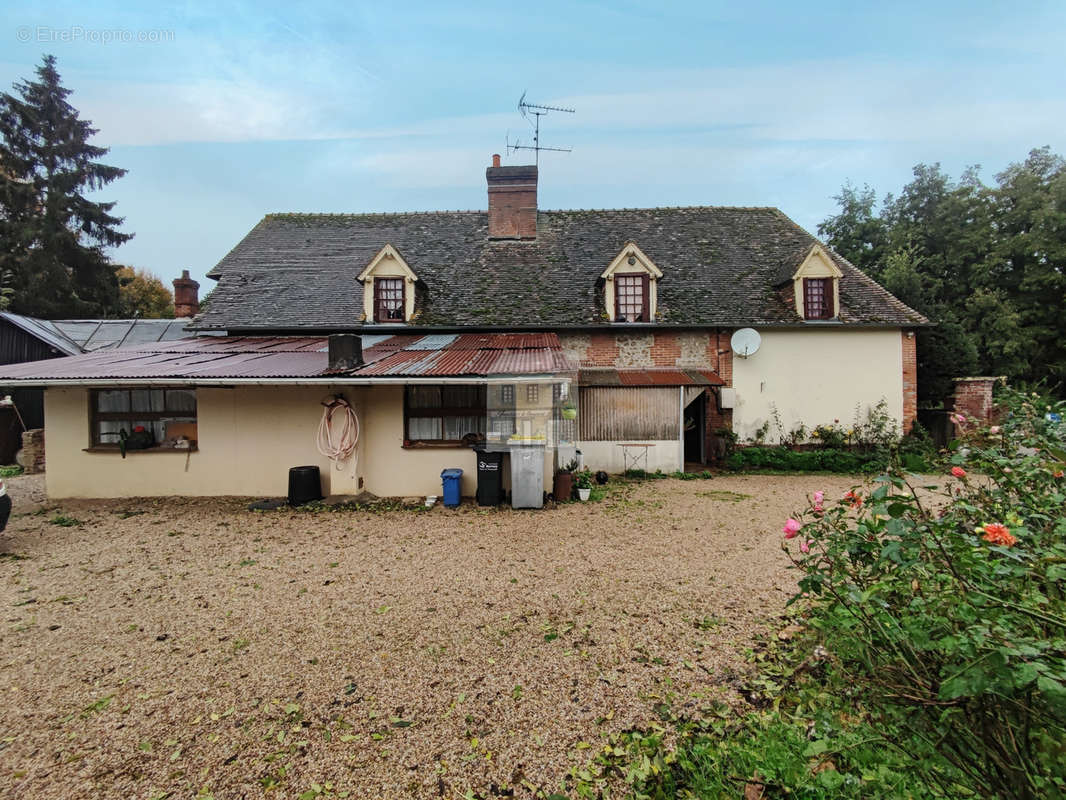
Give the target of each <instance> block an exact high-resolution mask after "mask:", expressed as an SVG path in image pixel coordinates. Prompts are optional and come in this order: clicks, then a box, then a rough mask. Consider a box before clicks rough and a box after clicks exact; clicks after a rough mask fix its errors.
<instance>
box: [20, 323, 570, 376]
mask: <svg viewBox="0 0 1066 800" xmlns="http://www.w3.org/2000/svg"><path fill="white" fill-rule="evenodd" d="M363 345H364V350H363V357H364V360H365V362H366V363H365V364H364V365H363V366H361V367H359V368H357V369H353V370H348V371H343V372H337V371H331V370H330V369H329V341H328V339H327V338H325V337H321V336H254V337H252V336H250V337H244V336H203V337H196V338H188V339H181V340H178V341H173V342H157V343H152V344H144V345H140V346H134V347H124V348H121V349H105V350H97V351H94V352H91V353H85V354H82V355H76V356H71V357H68V358H53V359H49V360H47V361H32V362H29V363H25V364H5V365H3V366H0V381H4V382H5V383H7V384H9V385H15V384H19V383H21V384H24V385H29V386H39V385H48V384H51V383H73V384H81V385H89V386H91V385H94V384H99V383H100V382H109V381H118V380H121V381H128V382H131V383H136V382H139V381H174V382H177V383H209V384H213V385H220V384H226V382H227V381H234V380H235V381H249V380H254V381H262V382H265V383H269V382H271V381H278V380H286V379H294V380H299V379H303V380H307V379H313V380H319V381H327V380H337V381H343V380H351V379H356V380H360V379H366V380H370V381H373V380H381V379H388V378H397V377H401V378H407V379H417V378H424V379H427V380H432V379H434V378H449V377H455V378H465V377H469V378H471V379H473V378H478V377H490V376H497V377H505V376H521V375H549V374H559V373H564V372H575V371H576V369H577V367H576V365H575V364H573V363H572V362H571V361H569V359H567V357H566V355H565V354H564V353H563V350H562V347H561V346H560V344H559V337H558V336H556V335H555V334H554V333H540V334H491V335H471V334H464V335H459V334H449V335H443V336H411V335H400V336H365V337H363Z"/></svg>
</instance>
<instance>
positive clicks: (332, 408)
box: [316, 395, 359, 469]
mask: <svg viewBox="0 0 1066 800" xmlns="http://www.w3.org/2000/svg"><path fill="white" fill-rule="evenodd" d="M322 405H324V406H325V407H326V408H325V410H324V411H323V412H322V421H321V422H320V423H319V425H318V436H317V437H316V442H317V444H318V452H320V453H321V454H322V455H324V456H325V457H326V458H328V459H329V460H330V461H332V462H333V465H334V466H335V467H336V468H337V469H343V468H344V465H345V464H346V463H347V462H348V460H349V459H351V458H353V457H354V456H355V448H356V446H358V444H359V417H358V416H356V414H355V410H354V409H353V408H352V407H351V405H350V404H349V403H348V401H347V400H345V399H344V398H343V397H341V396H340V395H335V396H334V397H333V399H332V400H330V401H329V402H328V403H322ZM335 414H340V415H341V419H340V420H336V421H335V420H334V415H335ZM338 426H339V427H340V430H339V431H338V430H337V427H338ZM352 466H353V467H354V466H355V465H354V464H353V465H352Z"/></svg>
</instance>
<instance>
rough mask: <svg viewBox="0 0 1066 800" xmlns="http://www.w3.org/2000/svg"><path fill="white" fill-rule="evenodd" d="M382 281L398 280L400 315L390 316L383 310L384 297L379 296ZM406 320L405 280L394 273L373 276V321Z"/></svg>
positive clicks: (396, 321) (395, 321)
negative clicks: (397, 316)
mask: <svg viewBox="0 0 1066 800" xmlns="http://www.w3.org/2000/svg"><path fill="white" fill-rule="evenodd" d="M382 281H399V282H400V309H399V310H400V317H399V319H397V318H394V317H393V318H390V317H389V316H388V314H387V312H386V310H385V306H384V301H385V299H386V298H383V297H382V296H381V289H382V286H383V284H382ZM406 321H407V280H406V279H405V278H403V277H396V276H395V275H385V276H383V277H380V278H374V322H391V323H398V322H406Z"/></svg>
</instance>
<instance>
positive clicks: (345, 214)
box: [263, 205, 784, 220]
mask: <svg viewBox="0 0 1066 800" xmlns="http://www.w3.org/2000/svg"><path fill="white" fill-rule="evenodd" d="M633 211H772V212H776V213H779V214H782V215H783V214H784V212H782V211H781V209H779V208H778V207H777V206H725V205H689V206H633V207H621V208H539V209H537V212H538V213H541V214H573V213H597V214H615V213H626V212H633ZM488 213H489V212H488V210H487V209H476V208H468V209H438V210H432V211H271V212H269V213H267V214H265V215H264V216H263V219H264V220H266V219H283V218H291V217H296V218H310V217H336V218H353V217H408V216H432V215H446V214H488Z"/></svg>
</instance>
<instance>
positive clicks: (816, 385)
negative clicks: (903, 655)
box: [0, 157, 928, 497]
mask: <svg viewBox="0 0 1066 800" xmlns="http://www.w3.org/2000/svg"><path fill="white" fill-rule="evenodd" d="M486 177H487V181H488V212H484V211H469V212H433V213H415V214H358V215H346V214H271V215H268V216H267V217H265V218H264V219H263V220H262V221H261V222H260V223H259V224H258V225H256V227H255V228H253V229H252V231H250V232H249V233H248V234H247V236H245V238H244V239H243V240H242V241H241V242H239V243H238V244H237V246H236V247H235V248H234V249H233V250H232V251H231V252H230V253H229V254H227V255H226V256H225V257H224V258H223V259H222V261H220V262H219V264H218V265H217V266H215V267H214V269H212V271H211V272H210V273H208V275H209V277H211V278H213V279H215V280H216V281H218V285H217V286H216V288H215V290H214V292H213V294H212V297H211V302H210V304H209V306H208V308H207V309H206V310H205V311H204V312H202V313H200V314H199V315H198V316H196V317H194V318H193V320H192V321H191V323H190V324H189V326H188V333H189V338H188V339H184V340H181V341H178V342H164V343H158V344H153V345H148V346H144V347H139V348H132V349H127V350H124V351H122V352H111V353H105V354H89V355H82V356H74V357H71V358H60V359H53V360H51V361H48V362H38V363H35V364H24V365H18V366H8V367H2V368H0V384H3V385H6V386H16V385H23V386H29V385H33V386H42V387H46V405H45V414H46V438H47V446H48V488H49V492H50V494H52V495H53V496H55V497H70V496H119V495H162V494H192V495H198V494H199V495H212V494H218V495H233V494H237V495H256V494H272V495H279V494H284V491H285V484H286V480H287V477H286V476H287V469H288V468H289V467H291V466H294V465H300V464H315V463H317V464H319V465H320V466H321V467H322V472H323V476H324V477H323V482H324V484H325V486H324V490H325V491H326V492H329V493H354V492H356V491H359V490H362V489H366V490H369V491H371V492H373V493H375V494H378V495H412V494H435V493H438V492H439V488H440V477H439V475H440V471H441V469H443V468H446V467H461V468H463V469H464V473H465V474H464V483H463V493H464V494H468V495H469V494H473V487H474V484H473V473H474V465H475V458H476V456H475V453H474V451H473V450H472V449H471V447H470V445H472V444H479V445H480V446H482V447H489V448H492V447H500V448H501V449H506V447H507V446H508V444H511V445H513V444H514V443H515V442H520V443H522V442H524V443H526V444H529V443H531V442H542V443H543V446H544V448H545V452H546V456H547V457H546V459H545V474H546V478H547V477H550V473H551V471H552V469H553V466H554V465H556V464H559V463H560V462H564V461H566V460H569V458H570V457H571V455H572V453H573V451H574V449H580V450H581V452H582V454H583V456H584V461H585V463H586V465H588V466H590V467H592V468H593V469H606V470H609V471H611V470H615V471H617V470H619V469H621V468H622V467H623V466H624V464H625V461H624V459H625V457H626V453H627V448H626V447H623V445H635V444H639V445H642V446H644V445H647V447H645V448H644V449H643V451H642V453H643V455H644V457H645V458H646V461H645V462H644V463H646V465H647V467H648V468H649V469H656V468H660V469H664V470H675V469H679V468H683V467H684V466H685V464H692V463H709V462H711V461H712V460H713V459H714V457H715V453H716V452H717V450H716V442H717V441H718V440H719V439H720V438H721V437H722V436H723V435H724V433H723V432H724V431H732V432H734V433H735V434H736V435H738V436H739V437H741V438H745V437H748V436H751V435H752V434H753V433H754V432H755V431H757V430H758V429H759V428H761V427H763V426H765V425H766V424H767V423H769V422H773V423H774V424H777V423H778V422H779V423H780V424H781V425H782V426H783V427H784V428H786V429H789V428H791V426H793V425H795V424H797V423H799V422H803V423H805V424H806V425H808V426H809V427H810V426H814V425H817V424H820V423H825V422H831V421H832V420H834V419H845V420H850V419H852V418H853V417H854V415H855V414H856V411H857V410H858V411H859V413H864V412H865V410H866V409H868V408H870V407H872V406H874V405H875V404H877V403H878V402H879V401H882V400H883V401H884V402H885V404H886V407H887V409H888V411H889V413H890V414H891V415H892V416H893V417H895V418H896V419H897V420H898V422H899V424H900V426H901V427H902V428H903V429H907V428H909V426H910V424H911V422H912V421H913V419H914V415H915V410H916V409H915V351H914V329H915V328H916V327H919V326H922V325H925V324H928V321H927V320H926V319H925V318H924V317H922V316H921V315H920V314H918V313H917V312H915V311H914V310H912V309H910V308H908V307H907V306H906V305H904V304H903V303H901V302H900V301H899V300H897V299H896V298H895V297H893V296H892V295H891V294H889V293H888V292H887V291H885V290H884V289H883V288H882V287H880V286H879V285H878V284H877V283H876V282H874V281H873V280H872V279H870V278H869V277H868V276H866V275H864V274H863V273H862V272H860V271H859V270H858V269H856V268H855V267H854V266H852V265H851V264H850V263H848V262H847V261H846V260H845V259H843V258H842V257H841V256H839V255H838V254H836V253H834V252H833V251H832V250H830V249H829V248H827V247H826V246H825V245H823V244H822V243H820V242H819V241H817V240H816V239H815V238H814V237H812V236H811V235H810V234H809V233H807V232H806V231H804V230H802V229H801V228H800V227H799V226H797V225H796V224H795V223H793V222H792V221H791V220H789V219H788V218H787V217H786V216H785V215H784V214H782V213H781V212H780V211H778V210H777V209H774V208H725V207H692V208H652V209H617V210H604V211H543V210H539V209H538V208H537V180H538V172H537V168H536V167H533V166H517V167H504V166H500V165H499V160H498V157H494V165H493V166H492V167H489V168H488V169H487V171H486ZM749 328H750V329H754V331H755V332H757V335H755V336H754V340H755V341H757V342H758V347H757V349H754V345H753V344H751V342H752V341H753V339H752V335H751V334H748V333H747V331H745V336H744V337H743V342H744V348H743V349H742V350H740V351H736V352H735V351H734V347H733V342H734V341H740V340H739V339H737V340H735V339H734V334H735V333H736V332H737V331H738V330H741V329H749ZM205 334H211V335H210V336H206V335H205ZM352 335H355V336H356V337H358V339H357V340H356V341H357V345H356V350H357V351H361V353H357V357H356V358H355V360H352V358H350V357H349V358H347V359H341V360H340V361H336V360H335V359H332V358H331V355H330V350H331V343H333V342H334V340H335V341H336V342H338V343H340V342H342V341H343V342H350V339H349V338H346V337H351V336H352ZM348 346H350V345H348V344H344V347H348ZM342 350H343V347H342V346H341V345H340V344H338V352H341V351H342ZM349 355H350V354H349ZM334 395H343V396H344V397H345V398H346V399H347V400H348V402H349V403H350V404H351V406H352V408H353V410H354V411H355V412H356V414H357V416H358V420H359V426H360V436H359V442H358V446H357V448H356V450H355V453H354V455H353V457H352V458H351V459H349V460H348V461H346V462H345V463H343V464H340V465H334V464H331V463H330V461H329V460H328V459H327V458H325V457H324V456H321V455H319V453H318V450H317V448H316V443H315V442H316V432H317V430H318V428H319V423H320V419H321V416H322V412H323V406H322V403H323V402H324V401H328V400H329V398H330V397H332V396H334ZM131 426H135V427H141V428H144V429H145V430H146V431H148V432H150V439H151V441H152V446H150V447H147V448H145V449H143V450H137V451H133V450H130V451H127V452H126V454H125V457H123V455H122V454H121V453H120V452H119V446H118V442H117V441H116V439H117V438H119V437H121V436H122V435H123V434H122V431H124V430H126V431H127V433H128V430H129V428H130V427H131ZM175 444H177V445H179V446H177V447H175V446H174V445H175ZM642 465H643V464H642ZM338 467H339V468H338Z"/></svg>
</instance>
